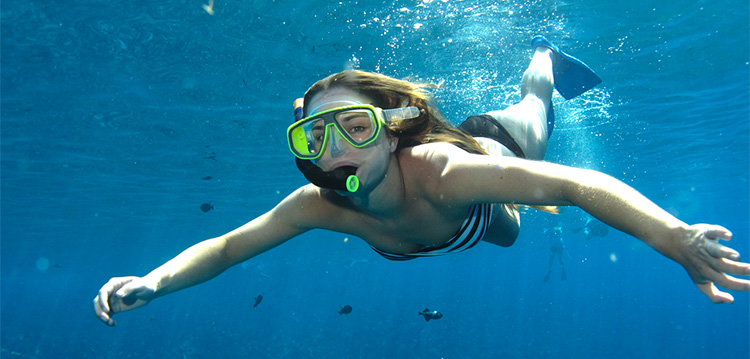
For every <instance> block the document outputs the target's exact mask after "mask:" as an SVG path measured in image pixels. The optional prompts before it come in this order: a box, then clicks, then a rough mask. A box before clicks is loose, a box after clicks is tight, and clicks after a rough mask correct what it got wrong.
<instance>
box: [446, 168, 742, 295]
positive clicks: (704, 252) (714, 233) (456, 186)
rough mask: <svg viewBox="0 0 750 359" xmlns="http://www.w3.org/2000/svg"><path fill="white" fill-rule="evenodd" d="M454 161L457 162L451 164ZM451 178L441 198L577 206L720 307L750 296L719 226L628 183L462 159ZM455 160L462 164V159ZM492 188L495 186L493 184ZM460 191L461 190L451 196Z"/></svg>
mask: <svg viewBox="0 0 750 359" xmlns="http://www.w3.org/2000/svg"><path fill="white" fill-rule="evenodd" d="M451 157H454V156H451ZM458 157H462V158H460V159H459V160H458V161H454V160H449V161H447V164H446V166H445V171H443V176H441V177H442V180H443V181H441V182H442V184H441V185H440V187H441V190H443V191H448V192H449V194H448V195H449V196H451V197H454V196H455V197H454V198H475V199H476V198H484V199H485V200H490V201H493V202H511V203H517V204H528V205H575V206H578V207H580V208H581V209H583V210H585V211H586V212H588V213H590V214H591V215H593V216H594V217H596V218H598V219H599V220H601V221H603V222H604V223H606V224H608V225H610V226H612V227H614V228H616V229H618V230H621V231H623V232H625V233H628V234H630V235H632V236H634V237H636V238H638V239H640V240H642V241H643V242H645V243H646V244H648V245H650V246H651V247H653V248H654V249H656V250H657V251H659V253H661V254H663V255H665V256H666V257H668V258H670V259H672V260H674V261H676V262H677V263H679V264H680V265H682V266H683V267H684V268H685V270H687V272H688V274H689V275H690V277H691V279H692V280H693V282H695V284H696V286H698V289H700V291H701V292H703V294H705V295H706V296H707V297H708V298H709V299H711V300H712V301H713V302H714V303H731V302H732V301H733V300H734V298H733V297H732V296H731V295H730V294H729V293H726V292H722V291H720V290H719V289H717V287H716V286H717V285H718V286H720V287H722V288H726V289H729V290H738V291H750V281H749V280H746V279H741V278H735V277H732V275H740V276H747V275H750V264H747V263H742V262H739V257H740V256H739V253H737V251H735V250H733V249H731V248H728V247H725V246H723V245H721V244H719V240H720V239H722V240H730V239H732V234H731V233H730V232H729V231H728V230H727V229H725V228H724V227H721V226H718V225H708V224H696V225H687V224H685V223H684V222H682V221H680V220H679V219H677V218H675V217H674V216H672V215H671V214H669V213H668V212H667V211H665V210H664V209H662V208H660V207H659V206H657V205H656V204H654V203H653V202H651V201H650V200H649V199H648V198H646V197H645V196H643V195H642V194H640V193H639V192H638V191H636V190H635V189H633V188H632V187H630V186H628V185H626V184H625V183H623V182H621V181H619V180H617V179H615V178H613V177H611V176H609V175H606V174H604V173H601V172H597V171H593V170H586V169H579V168H573V167H568V166H562V165H557V164H553V163H549V162H542V161H528V160H522V159H517V158H507V157H504V158H493V159H492V160H491V161H496V162H488V161H487V159H488V158H487V156H476V155H469V156H464V155H461V156H458ZM454 158H455V157H454ZM488 183H490V184H492V185H491V186H488V185H487V184H488ZM449 188H452V189H453V190H449Z"/></svg>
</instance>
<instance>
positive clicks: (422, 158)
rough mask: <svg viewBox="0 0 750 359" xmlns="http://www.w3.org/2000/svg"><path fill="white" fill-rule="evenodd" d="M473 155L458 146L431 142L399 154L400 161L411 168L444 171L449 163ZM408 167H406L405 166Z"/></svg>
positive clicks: (406, 149) (404, 150)
mask: <svg viewBox="0 0 750 359" xmlns="http://www.w3.org/2000/svg"><path fill="white" fill-rule="evenodd" d="M473 156H478V155H473V154H471V153H468V152H466V151H464V150H463V149H461V148H459V147H458V146H456V145H453V144H450V143H447V142H431V143H424V144H421V145H417V146H414V147H409V148H405V149H403V150H402V151H401V152H400V153H399V160H400V161H401V163H403V164H408V167H411V168H420V169H422V170H426V169H428V168H431V169H433V170H439V171H442V170H444V169H445V168H446V167H447V166H448V165H449V163H451V162H455V161H462V160H463V159H465V158H467V157H473ZM404 167H406V166H404Z"/></svg>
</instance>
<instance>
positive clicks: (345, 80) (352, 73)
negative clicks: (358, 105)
mask: <svg viewBox="0 0 750 359" xmlns="http://www.w3.org/2000/svg"><path fill="white" fill-rule="evenodd" d="M340 87H341V88H347V89H350V90H352V91H355V92H357V93H358V94H360V95H362V96H366V97H367V98H369V99H372V101H373V103H372V105H373V106H377V107H380V108H383V109H388V108H399V107H407V106H416V107H417V108H419V110H420V112H421V114H420V115H419V116H418V117H416V118H412V119H407V120H400V121H392V122H391V123H390V124H389V125H388V126H387V127H386V129H387V131H388V133H389V134H390V135H391V136H395V137H398V138H399V142H398V148H397V151H398V150H401V149H403V148H406V147H412V146H416V145H420V144H423V143H430V142H448V143H451V144H453V145H455V146H458V147H459V148H462V149H463V150H465V151H467V152H470V153H479V154H486V152H485V151H484V150H483V149H482V147H481V146H480V145H479V143H477V141H476V140H474V138H472V137H471V136H469V135H467V134H466V133H464V132H462V131H460V130H458V129H457V128H455V127H454V126H453V125H451V124H450V123H448V122H447V121H446V120H445V117H444V116H443V114H442V113H440V110H439V109H438V108H437V105H435V101H434V100H433V99H432V96H430V94H429V93H428V92H427V91H426V89H427V88H430V87H435V86H434V85H429V84H421V83H413V82H410V81H405V80H398V79H395V78H392V77H388V76H385V75H381V74H377V73H373V72H366V71H360V70H346V71H342V72H339V73H336V74H333V75H330V76H328V77H326V78H324V79H322V80H320V81H318V82H316V83H315V84H313V85H312V86H311V87H310V88H309V89H308V90H307V92H306V93H305V99H304V101H305V103H310V101H311V100H312V97H313V96H315V95H316V94H318V93H320V92H322V91H327V90H330V89H333V88H340ZM304 115H305V116H307V115H308V113H307V112H305V114H304Z"/></svg>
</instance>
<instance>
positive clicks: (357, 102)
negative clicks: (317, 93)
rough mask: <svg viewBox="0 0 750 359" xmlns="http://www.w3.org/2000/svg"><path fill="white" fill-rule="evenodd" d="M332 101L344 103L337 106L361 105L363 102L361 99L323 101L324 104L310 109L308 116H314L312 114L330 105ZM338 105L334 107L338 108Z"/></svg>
mask: <svg viewBox="0 0 750 359" xmlns="http://www.w3.org/2000/svg"><path fill="white" fill-rule="evenodd" d="M332 103H341V104H343V105H342V106H336V107H343V106H352V105H361V104H362V102H359V101H349V100H338V101H330V102H326V103H322V104H320V105H318V106H317V107H315V108H314V109H312V110H310V112H309V113H308V116H312V115H314V114H316V113H318V110H320V108H321V107H323V106H327V105H330V104H332ZM336 107H334V108H336Z"/></svg>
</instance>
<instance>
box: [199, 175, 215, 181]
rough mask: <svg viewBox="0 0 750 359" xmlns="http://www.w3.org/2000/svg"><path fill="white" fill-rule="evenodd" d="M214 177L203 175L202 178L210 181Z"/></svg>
mask: <svg viewBox="0 0 750 359" xmlns="http://www.w3.org/2000/svg"><path fill="white" fill-rule="evenodd" d="M212 178H213V177H211V176H206V177H203V178H201V179H202V180H204V181H208V180H210V179H212Z"/></svg>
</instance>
